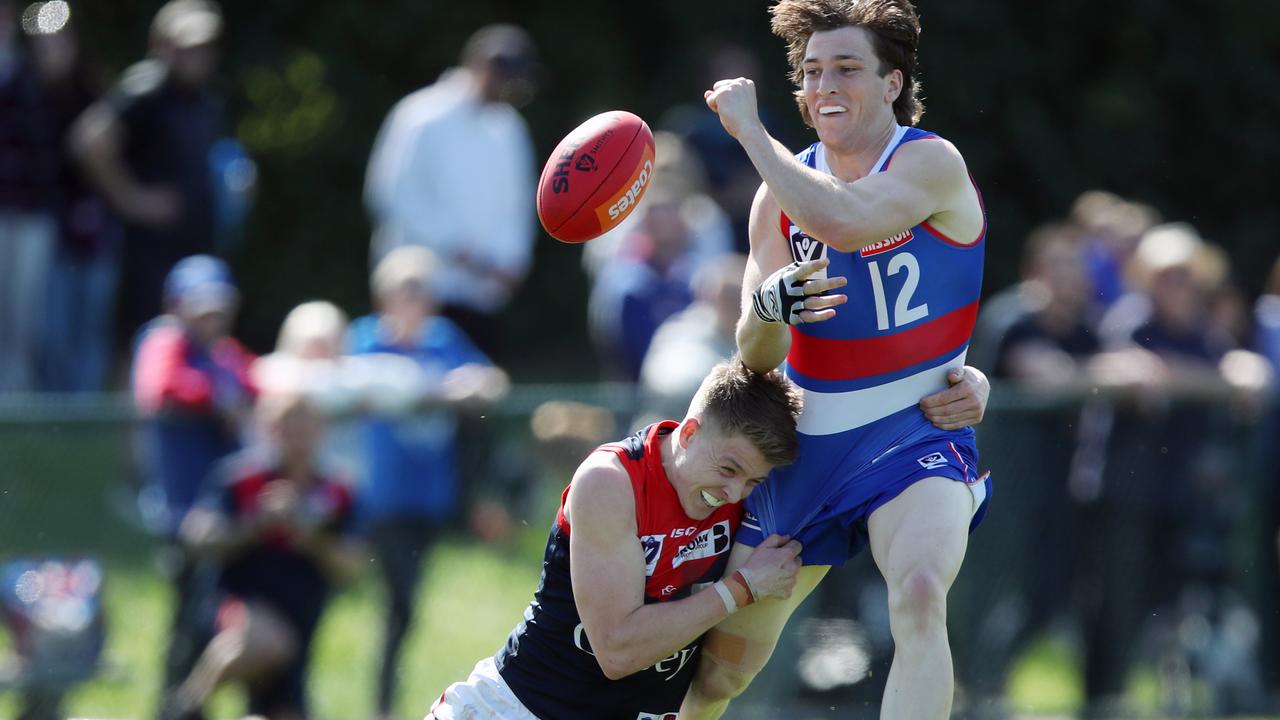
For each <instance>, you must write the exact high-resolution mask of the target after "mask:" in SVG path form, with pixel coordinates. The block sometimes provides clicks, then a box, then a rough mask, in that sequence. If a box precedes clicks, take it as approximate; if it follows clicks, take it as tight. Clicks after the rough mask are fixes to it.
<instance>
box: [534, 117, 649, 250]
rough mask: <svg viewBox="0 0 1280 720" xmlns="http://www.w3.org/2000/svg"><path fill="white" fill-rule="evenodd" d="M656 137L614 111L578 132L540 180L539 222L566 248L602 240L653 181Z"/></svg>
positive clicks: (551, 160)
mask: <svg viewBox="0 0 1280 720" xmlns="http://www.w3.org/2000/svg"><path fill="white" fill-rule="evenodd" d="M653 159H654V147H653V133H652V132H650V131H649V126H648V125H646V124H645V122H644V120H641V119H640V118H639V117H636V116H635V115H633V114H631V113H629V112H626V111H623V110H613V111H611V112H607V113H601V114H599V115H596V116H595V117H593V118H591V119H590V120H588V121H586V122H584V123H582V124H581V125H579V126H578V127H576V128H574V130H573V132H571V133H569V134H568V135H567V136H565V139H564V140H561V141H560V144H559V145H557V146H556V149H555V151H554V152H552V153H551V157H550V158H549V159H548V160H547V165H546V167H544V168H542V178H541V179H540V180H538V219H539V220H541V221H542V227H544V228H546V230H547V232H548V233H550V234H551V237H553V238H555V239H557V240H560V241H561V242H567V243H580V242H586V241H588V240H590V239H592V238H596V237H599V236H601V235H603V234H604V233H605V232H607V231H608V230H611V229H612V228H613V227H614V226H615V225H617V224H618V223H620V222H622V219H623V218H625V217H626V216H627V215H629V214H630V213H631V211H632V210H633V209H635V206H636V203H638V202H640V198H642V197H644V191H645V190H646V189H647V188H648V187H649V181H650V180H651V179H652V178H653Z"/></svg>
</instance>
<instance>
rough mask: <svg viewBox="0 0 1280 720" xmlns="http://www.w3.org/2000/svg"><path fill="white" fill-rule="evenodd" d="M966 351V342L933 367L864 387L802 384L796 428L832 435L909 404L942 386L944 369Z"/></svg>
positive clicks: (957, 364) (961, 362)
mask: <svg viewBox="0 0 1280 720" xmlns="http://www.w3.org/2000/svg"><path fill="white" fill-rule="evenodd" d="M968 352H969V349H968V347H967V346H966V347H965V349H964V350H961V351H960V354H959V355H956V356H955V357H953V358H951V359H949V360H944V361H943V362H941V363H938V364H937V365H935V366H934V367H931V368H928V369H926V370H921V371H920V372H918V373H916V374H914V375H908V376H906V377H904V378H899V379H898V380H893V381H891V382H887V383H884V384H883V385H876V386H874V387H869V388H866V389H863V390H849V391H847V392H834V393H826V392H818V391H816V390H807V389H804V388H801V391H802V392H803V393H804V412H802V413H800V419H799V421H798V425H797V427H796V429H797V430H799V431H800V432H802V433H804V434H805V435H834V434H836V433H841V432H844V431H846V430H852V429H854V428H859V427H862V426H863V425H870V424H871V423H873V422H875V421H876V420H879V419H881V418H884V417H888V416H889V415H892V414H894V413H896V412H898V411H899V410H903V409H905V408H909V407H911V406H912V405H915V404H917V403H919V402H920V400H921V399H922V398H924V397H925V396H926V395H931V394H933V393H935V392H938V391H939V390H943V389H945V388H946V387H947V371H948V370H950V369H952V368H958V367H961V366H963V365H964V359H965V356H966V355H967V354H968Z"/></svg>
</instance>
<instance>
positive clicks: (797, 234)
mask: <svg viewBox="0 0 1280 720" xmlns="http://www.w3.org/2000/svg"><path fill="white" fill-rule="evenodd" d="M790 230H791V231H790V237H789V238H788V240H789V241H790V245H791V257H792V259H794V260H795V261H796V262H809V261H810V260H820V259H822V258H824V257H826V256H827V246H826V245H825V244H824V243H822V242H820V241H818V240H814V239H813V238H811V237H809V236H808V235H806V234H804V231H802V230H801V229H800V228H798V227H796V226H795V225H790ZM822 272H825V271H822ZM820 274H821V273H820ZM813 277H819V275H814V276H813Z"/></svg>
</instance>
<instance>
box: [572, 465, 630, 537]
mask: <svg viewBox="0 0 1280 720" xmlns="http://www.w3.org/2000/svg"><path fill="white" fill-rule="evenodd" d="M564 511H565V516H566V517H567V518H568V519H569V522H570V524H573V525H576V524H577V523H575V522H574V520H575V517H574V515H575V514H578V515H582V516H585V515H586V514H590V515H591V516H592V518H593V519H598V518H601V517H608V518H610V519H613V518H624V517H630V518H631V519H632V522H634V519H635V495H634V493H633V490H632V488H631V476H630V475H629V474H628V473H627V470H626V468H625V467H623V466H622V461H621V460H619V459H618V456H617V455H615V454H614V453H611V452H607V451H600V450H598V451H596V452H593V453H591V454H590V455H588V456H587V457H586V459H585V460H583V461H582V464H581V465H579V466H578V470H577V471H576V472H575V473H574V474H573V481H572V482H571V483H570V484H569V496H568V498H566V502H565V508H564Z"/></svg>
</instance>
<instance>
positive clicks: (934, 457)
mask: <svg viewBox="0 0 1280 720" xmlns="http://www.w3.org/2000/svg"><path fill="white" fill-rule="evenodd" d="M916 462H918V463H920V467H922V468H924V469H926V470H932V469H934V468H940V467H942V466H943V465H947V464H948V463H947V458H946V457H944V456H943V454H942V453H940V452H935V453H929V454H928V455H925V456H924V457H922V458H918V459H917V460H916Z"/></svg>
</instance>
